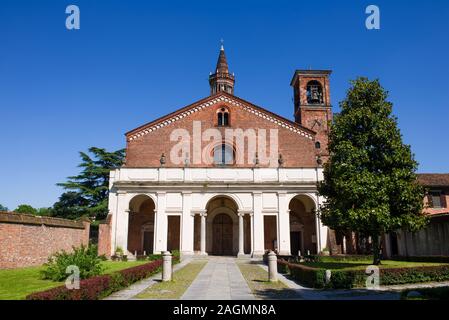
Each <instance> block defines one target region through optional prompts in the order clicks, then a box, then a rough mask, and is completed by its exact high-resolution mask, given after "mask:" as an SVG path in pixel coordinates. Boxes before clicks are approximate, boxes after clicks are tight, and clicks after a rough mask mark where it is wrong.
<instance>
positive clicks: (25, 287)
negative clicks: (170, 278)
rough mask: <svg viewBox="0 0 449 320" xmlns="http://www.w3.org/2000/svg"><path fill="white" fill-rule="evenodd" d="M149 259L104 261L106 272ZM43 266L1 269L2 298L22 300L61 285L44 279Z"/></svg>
mask: <svg viewBox="0 0 449 320" xmlns="http://www.w3.org/2000/svg"><path fill="white" fill-rule="evenodd" d="M145 262H148V261H128V262H121V261H117V262H115V261H103V262H102V265H103V266H104V272H103V273H104V274H109V273H112V272H114V271H118V270H121V269H126V268H130V267H134V266H136V265H140V264H143V263H145ZM42 269H43V267H42V266H40V267H29V268H19V269H12V270H0V300H22V299H25V297H26V296H27V295H28V294H30V293H33V292H37V291H43V290H46V289H50V288H53V287H57V286H60V285H62V284H64V282H53V281H51V280H42V279H41V278H40V274H39V272H40V270H42Z"/></svg>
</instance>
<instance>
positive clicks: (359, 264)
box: [301, 258, 444, 270]
mask: <svg viewBox="0 0 449 320" xmlns="http://www.w3.org/2000/svg"><path fill="white" fill-rule="evenodd" d="M301 264H302V265H305V266H309V267H314V268H320V269H329V270H337V269H340V270H357V269H365V268H366V267H367V266H369V265H372V261H371V260H354V261H351V260H345V261H338V260H332V258H323V259H322V261H321V262H302V263H301ZM439 265H444V263H437V262H409V261H393V260H382V263H381V265H380V266H379V267H380V268H412V267H426V266H429V267H430V266H439Z"/></svg>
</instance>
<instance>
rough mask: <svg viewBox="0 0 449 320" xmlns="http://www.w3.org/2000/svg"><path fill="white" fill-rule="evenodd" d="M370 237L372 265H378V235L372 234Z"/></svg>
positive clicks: (379, 257)
mask: <svg viewBox="0 0 449 320" xmlns="http://www.w3.org/2000/svg"><path fill="white" fill-rule="evenodd" d="M371 237H372V239H373V265H375V266H378V265H379V264H380V263H381V262H380V259H381V256H380V237H379V236H378V235H373V236H371Z"/></svg>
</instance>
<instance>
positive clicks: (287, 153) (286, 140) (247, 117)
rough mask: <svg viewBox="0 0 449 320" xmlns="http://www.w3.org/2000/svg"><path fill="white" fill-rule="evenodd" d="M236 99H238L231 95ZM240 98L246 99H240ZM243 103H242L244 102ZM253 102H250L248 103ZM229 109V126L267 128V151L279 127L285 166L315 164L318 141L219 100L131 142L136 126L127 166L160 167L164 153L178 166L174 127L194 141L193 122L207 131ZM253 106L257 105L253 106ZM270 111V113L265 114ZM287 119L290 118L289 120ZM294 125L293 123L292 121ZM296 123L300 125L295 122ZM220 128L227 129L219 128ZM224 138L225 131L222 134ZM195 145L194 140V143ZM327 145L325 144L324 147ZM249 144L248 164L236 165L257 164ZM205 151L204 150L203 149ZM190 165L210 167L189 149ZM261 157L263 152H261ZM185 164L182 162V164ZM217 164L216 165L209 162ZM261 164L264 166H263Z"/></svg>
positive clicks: (129, 145)
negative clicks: (174, 156)
mask: <svg viewBox="0 0 449 320" xmlns="http://www.w3.org/2000/svg"><path fill="white" fill-rule="evenodd" d="M232 98H233V99H238V98H236V97H232ZM239 101H243V100H241V99H239ZM203 102H204V101H200V102H198V103H196V104H194V105H193V106H192V107H186V108H187V109H189V108H194V107H195V106H196V105H197V104H200V103H203ZM242 103H243V102H242ZM245 104H248V105H250V104H249V103H245ZM223 107H225V108H227V109H228V110H229V114H230V121H229V123H230V126H229V128H231V129H238V128H240V129H242V130H247V129H254V130H255V131H256V133H257V130H258V129H265V130H266V134H267V139H266V141H267V150H268V152H269V134H270V129H278V140H279V153H280V154H282V157H283V159H284V165H283V166H284V167H309V168H311V167H312V168H314V167H316V154H317V151H316V150H315V141H314V140H313V139H309V138H306V137H304V136H301V135H300V134H298V133H295V132H292V131H291V130H289V129H287V128H284V127H282V126H280V125H277V124H275V123H273V122H271V121H270V120H267V119H264V118H262V117H260V116H257V115H255V114H253V113H251V112H248V111H245V110H242V108H241V107H239V106H234V105H232V104H231V103H228V102H224V101H223V102H218V103H215V104H213V105H210V106H208V107H206V108H204V109H202V110H200V111H197V112H195V113H193V114H191V115H189V116H187V117H184V118H181V119H178V120H176V121H174V122H171V123H170V124H169V125H167V126H164V127H162V128H159V129H157V130H156V131H153V132H149V133H147V134H143V135H141V136H140V137H138V138H136V139H133V140H131V141H130V139H129V137H130V136H132V135H135V134H136V133H138V132H140V131H141V130H142V128H144V127H145V126H143V127H140V128H137V129H135V130H133V131H131V132H130V133H128V141H127V150H126V165H125V166H126V167H159V166H160V162H159V160H160V157H161V154H162V153H164V154H165V156H166V159H167V163H166V167H179V166H180V165H173V164H172V163H170V150H171V149H172V147H173V146H174V145H177V144H178V143H179V142H178V141H174V142H171V141H170V134H171V133H172V132H173V130H175V129H185V130H187V131H188V132H189V134H190V137H191V138H192V140H193V121H200V122H201V129H202V130H201V131H202V132H204V131H205V130H206V129H208V128H217V127H216V118H217V110H219V109H221V108H223ZM252 108H256V107H254V106H252ZM266 114H268V113H266ZM286 121H288V120H286ZM293 125H294V124H293ZM296 126H297V125H296ZM220 130H224V129H223V128H220ZM303 130H304V131H305V132H307V133H308V134H311V135H312V136H314V135H315V134H314V132H313V131H310V130H308V129H303ZM222 134H223V137H224V132H223V133H222ZM209 143H210V142H209V141H204V142H202V147H203V148H205V147H206V146H207V145H208V144H209ZM191 145H192V143H191ZM325 145H326V144H325V143H324V146H325ZM247 147H248V143H247V141H246V139H245V150H244V157H245V161H244V162H245V164H244V165H236V166H235V167H254V159H250V161H248V152H247ZM202 150H203V149H202ZM189 155H190V158H191V159H190V160H191V163H190V166H191V167H207V166H208V165H205V164H204V163H203V164H201V165H195V164H194V163H193V161H192V155H193V150H192V147H191V149H190V153H189ZM259 157H260V155H259ZM181 166H183V165H181ZM210 166H211V167H212V166H214V165H213V164H211V165H210ZM261 167H262V165H261Z"/></svg>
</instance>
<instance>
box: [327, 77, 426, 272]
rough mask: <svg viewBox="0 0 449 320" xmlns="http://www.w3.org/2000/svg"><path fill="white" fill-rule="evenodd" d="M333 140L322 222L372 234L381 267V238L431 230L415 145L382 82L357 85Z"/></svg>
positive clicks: (375, 261) (364, 81)
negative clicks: (399, 232) (404, 137)
mask: <svg viewBox="0 0 449 320" xmlns="http://www.w3.org/2000/svg"><path fill="white" fill-rule="evenodd" d="M351 85H352V86H351V88H350V89H349V91H348V93H347V97H346V99H345V100H344V101H342V102H341V103H340V107H341V113H340V114H338V115H336V116H335V119H334V122H333V124H332V126H331V132H330V136H329V153H330V158H329V161H328V162H327V163H326V164H325V165H324V181H322V182H321V183H320V184H319V187H318V188H319V192H320V194H321V195H322V196H324V197H326V199H327V200H326V202H325V203H324V204H323V205H322V206H321V208H320V209H321V210H320V211H321V212H320V218H321V219H322V221H323V223H324V224H325V225H327V226H329V227H330V228H332V229H335V230H340V231H355V232H359V233H361V234H366V235H369V236H371V239H372V245H373V246H372V247H373V256H374V259H373V264H375V265H378V264H380V236H381V235H382V234H383V233H388V232H392V231H395V230H398V229H406V230H409V231H416V230H419V229H420V228H422V227H423V226H425V224H426V222H427V220H426V218H425V217H424V215H423V214H422V209H423V197H424V190H423V188H422V187H421V186H420V185H419V184H418V183H417V178H416V174H415V171H416V169H417V166H418V163H417V162H416V161H415V160H414V157H413V154H412V152H411V149H410V146H408V145H405V144H404V143H403V142H402V136H401V133H400V131H399V129H398V127H397V119H396V117H394V116H393V115H392V104H391V103H390V102H388V101H387V100H386V99H387V96H388V93H387V91H385V90H384V89H383V88H382V86H381V85H380V83H379V81H378V80H375V81H369V80H368V79H366V78H358V79H357V80H355V81H352V82H351Z"/></svg>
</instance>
